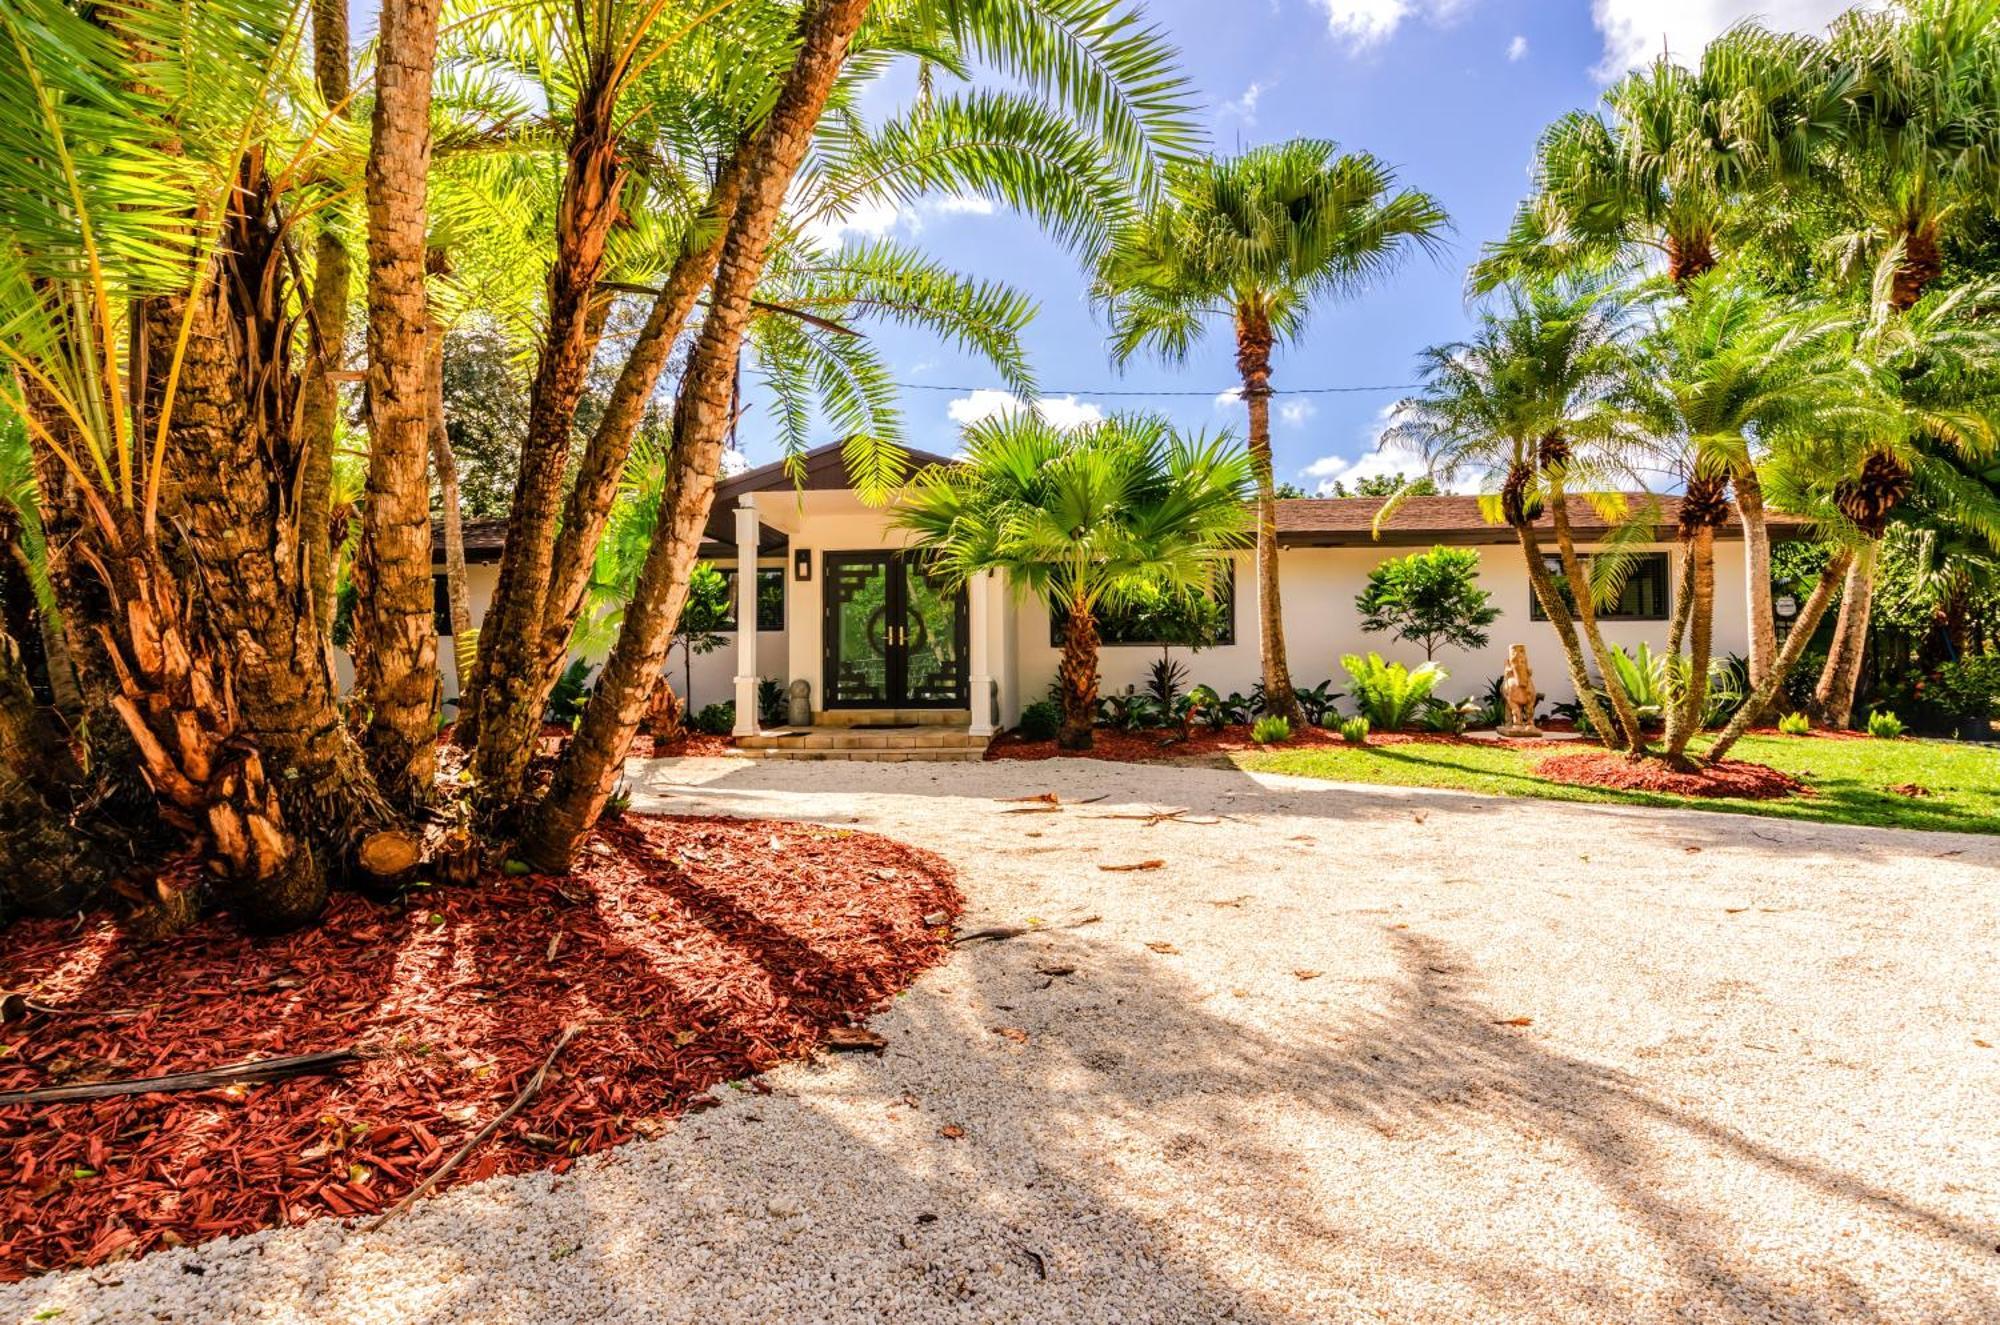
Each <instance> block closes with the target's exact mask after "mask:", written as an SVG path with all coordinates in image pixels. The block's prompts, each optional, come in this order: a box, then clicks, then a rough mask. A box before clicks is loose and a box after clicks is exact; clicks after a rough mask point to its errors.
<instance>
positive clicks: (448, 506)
mask: <svg viewBox="0 0 2000 1325" xmlns="http://www.w3.org/2000/svg"><path fill="white" fill-rule="evenodd" d="M426 334H427V335H428V337H429V341H430V343H429V346H428V348H429V351H430V366H429V376H430V387H431V390H430V420H431V424H430V432H431V465H432V467H433V468H434V469H436V470H437V486H438V506H439V508H440V517H441V520H442V523H443V524H444V594H445V603H446V606H447V609H448V610H449V612H450V615H451V653H452V665H453V667H454V668H455V670H456V671H457V673H458V688H459V693H460V694H461V695H463V694H464V692H465V689H466V683H467V680H468V679H469V678H470V677H471V675H472V664H473V660H474V659H475V658H476V657H477V656H478V651H479V637H478V634H477V632H476V631H475V630H474V629H473V626H472V599H471V596H470V595H469V594H468V593H467V591H466V587H465V521H464V519H463V518H462V516H461V515H460V512H459V500H458V457H457V456H455V455H453V454H452V450H451V431H450V430H449V429H448V428H446V427H445V417H444V326H443V324H442V323H440V322H438V321H437V320H436V319H432V320H431V324H430V329H429V331H428V332H427V333H426Z"/></svg>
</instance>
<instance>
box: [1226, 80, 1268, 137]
mask: <svg viewBox="0 0 2000 1325" xmlns="http://www.w3.org/2000/svg"><path fill="white" fill-rule="evenodd" d="M1270 87H1271V85H1270V84H1269V83H1256V82H1253V83H1251V84H1250V86H1249V87H1246V88H1244V89H1243V95H1242V96H1240V97H1238V98H1236V100H1234V101H1225V102H1223V103H1222V105H1221V106H1220V107H1219V108H1218V109H1217V110H1216V112H1215V118H1217V119H1219V120H1241V121H1242V122H1243V124H1244V126H1245V127H1246V128H1248V127H1251V126H1254V125H1255V124H1256V123H1257V103H1258V102H1259V101H1262V100H1263V99H1264V93H1265V92H1267V91H1269V90H1270Z"/></svg>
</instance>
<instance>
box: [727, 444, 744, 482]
mask: <svg viewBox="0 0 2000 1325" xmlns="http://www.w3.org/2000/svg"><path fill="white" fill-rule="evenodd" d="M749 468H750V457H749V456H747V455H744V454H743V453H742V452H741V451H737V450H734V449H731V450H726V451H724V452H723V453H722V477H724V478H735V477H736V476H737V475H738V474H741V473H743V472H744V471H745V470H747V469H749Z"/></svg>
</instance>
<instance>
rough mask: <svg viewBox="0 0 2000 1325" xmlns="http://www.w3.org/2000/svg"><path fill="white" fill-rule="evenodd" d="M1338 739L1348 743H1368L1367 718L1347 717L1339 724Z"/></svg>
mask: <svg viewBox="0 0 2000 1325" xmlns="http://www.w3.org/2000/svg"><path fill="white" fill-rule="evenodd" d="M1340 739H1341V740H1343V741H1346V742H1347V743H1348V744H1349V745H1366V744H1368V719H1366V718H1359V717H1356V718H1348V719H1347V720H1346V721H1344V722H1342V723H1341V724H1340Z"/></svg>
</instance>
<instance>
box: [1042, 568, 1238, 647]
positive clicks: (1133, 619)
mask: <svg viewBox="0 0 2000 1325" xmlns="http://www.w3.org/2000/svg"><path fill="white" fill-rule="evenodd" d="M1211 596H1212V597H1213V598H1214V599H1215V600H1216V602H1217V604H1218V605H1219V606H1220V607H1221V610H1222V633H1221V634H1220V635H1219V636H1217V637H1216V640H1215V642H1214V643H1213V644H1210V645H1206V646H1204V647H1206V648H1211V649H1219V648H1222V647H1224V646H1225V645H1230V644H1234V643H1236V563H1235V562H1224V563H1223V566H1222V575H1221V576H1220V577H1219V579H1218V580H1217V582H1216V585H1215V588H1214V590H1213V592H1212V595H1211ZM1068 622H1069V613H1068V612H1067V611H1065V610H1064V609H1063V608H1061V607H1057V606H1051V607H1050V608H1049V647H1050V648H1055V649H1060V648H1061V647H1062V642H1063V628H1064V626H1066V625H1067V624H1068ZM1161 634H1162V632H1161V630H1160V627H1159V622H1158V620H1157V618H1153V617H1151V616H1149V614H1147V613H1144V612H1138V611H1134V610H1132V609H1129V608H1107V609H1105V610H1103V611H1101V612H1099V613H1098V616H1097V642H1098V644H1100V645H1102V646H1103V647H1105V648H1116V647H1118V646H1120V645H1130V646H1133V647H1135V648H1137V647H1143V648H1149V649H1159V648H1170V647H1172V648H1178V647H1182V646H1184V645H1185V644H1186V643H1187V641H1186V640H1184V639H1162V638H1161Z"/></svg>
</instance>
